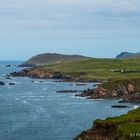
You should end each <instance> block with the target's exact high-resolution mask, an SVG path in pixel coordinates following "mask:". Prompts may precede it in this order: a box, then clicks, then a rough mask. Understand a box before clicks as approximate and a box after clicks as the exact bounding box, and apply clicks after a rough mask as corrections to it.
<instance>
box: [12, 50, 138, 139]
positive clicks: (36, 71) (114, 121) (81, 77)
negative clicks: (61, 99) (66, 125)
mask: <svg viewBox="0 0 140 140" xmlns="http://www.w3.org/2000/svg"><path fill="white" fill-rule="evenodd" d="M138 54H139V53H136V54H133V53H121V54H120V55H118V56H117V57H116V58H117V59H116V58H90V57H84V56H80V55H60V54H43V55H38V56H35V57H33V58H31V59H30V60H28V61H26V62H25V63H24V64H21V65H20V66H30V65H31V66H34V67H31V68H26V69H24V70H22V71H20V72H13V73H11V74H10V76H14V77H16V76H19V77H23V76H27V77H31V78H39V79H59V80H62V81H72V82H98V83H100V84H99V85H98V86H97V87H96V88H93V89H86V90H84V91H83V92H82V93H81V94H78V95H76V96H81V97H87V98H88V99H100V98H105V99H113V98H116V99H120V98H121V101H120V103H126V102H131V103H140V57H139V55H138ZM133 58H135V60H134V59H133ZM66 91H67V90H66ZM115 107H116V106H115ZM124 107H125V106H124ZM133 114H134V115H133ZM139 114H140V109H137V110H135V111H132V112H129V113H128V114H127V115H125V116H122V117H116V118H110V119H107V120H104V121H101V120H98V121H95V123H94V126H93V128H91V129H90V130H88V131H85V132H83V133H81V134H80V135H79V136H78V137H77V138H75V140H85V139H86V140H102V139H103V138H106V139H108V140H112V137H113V136H115V137H116V138H123V139H128V137H129V135H128V132H129V130H131V131H132V133H136V132H137V130H138V129H139V128H140V123H139V120H140V116H139ZM133 117H135V118H133ZM122 120H126V121H125V122H123V123H122ZM129 122H130V123H129ZM120 127H121V128H120ZM109 128H112V129H109ZM129 128H131V129H129ZM99 129H101V132H99ZM127 129H128V130H127ZM135 130H136V131H135ZM118 131H119V132H118ZM103 132H107V133H103ZM115 132H117V133H115ZM101 133H102V134H101ZM111 134H112V135H111ZM93 137H94V138H93ZM92 138H93V139H92ZM113 140H114V139H113Z"/></svg>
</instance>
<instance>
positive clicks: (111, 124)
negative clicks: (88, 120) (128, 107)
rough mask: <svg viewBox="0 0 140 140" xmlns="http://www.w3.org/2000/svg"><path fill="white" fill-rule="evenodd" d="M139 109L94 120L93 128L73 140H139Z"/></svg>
mask: <svg viewBox="0 0 140 140" xmlns="http://www.w3.org/2000/svg"><path fill="white" fill-rule="evenodd" d="M139 139H140V108H138V109H135V110H133V111H129V112H128V114H126V115H121V116H118V117H112V118H107V119H106V120H96V121H95V122H94V124H93V127H92V128H91V129H89V130H87V131H83V132H82V133H81V134H80V135H78V136H77V137H76V138H75V139H74V140H139Z"/></svg>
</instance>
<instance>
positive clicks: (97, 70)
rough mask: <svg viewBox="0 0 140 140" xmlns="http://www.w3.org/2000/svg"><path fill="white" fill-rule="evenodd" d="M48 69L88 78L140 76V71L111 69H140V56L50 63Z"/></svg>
mask: <svg viewBox="0 0 140 140" xmlns="http://www.w3.org/2000/svg"><path fill="white" fill-rule="evenodd" d="M43 67H44V68H46V69H53V70H55V71H59V72H63V73H65V74H68V75H73V76H79V75H81V77H82V78H84V79H87V80H97V79H98V80H108V79H111V80H115V81H116V80H123V79H132V78H133V79H135V78H140V73H121V72H112V71H111V70H121V69H131V70H132V69H137V70H140V58H136V59H135V60H134V59H132V58H129V59H100V58H99V59H97V58H96V59H89V60H83V61H77V62H69V63H60V64H50V65H45V66H43Z"/></svg>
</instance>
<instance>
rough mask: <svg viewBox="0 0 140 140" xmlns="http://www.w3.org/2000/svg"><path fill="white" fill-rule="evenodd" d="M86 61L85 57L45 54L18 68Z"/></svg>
mask: <svg viewBox="0 0 140 140" xmlns="http://www.w3.org/2000/svg"><path fill="white" fill-rule="evenodd" d="M86 59H89V57H85V56H81V55H64V54H56V53H46V54H39V55H36V56H34V57H32V58H30V59H29V60H27V61H26V62H25V63H23V64H21V65H19V66H20V67H32V66H37V65H44V64H57V63H62V62H72V61H80V60H86Z"/></svg>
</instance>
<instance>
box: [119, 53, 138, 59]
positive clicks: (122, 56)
mask: <svg viewBox="0 0 140 140" xmlns="http://www.w3.org/2000/svg"><path fill="white" fill-rule="evenodd" d="M133 57H140V52H138V53H129V52H122V53H120V54H119V55H117V56H116V58H133Z"/></svg>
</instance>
